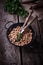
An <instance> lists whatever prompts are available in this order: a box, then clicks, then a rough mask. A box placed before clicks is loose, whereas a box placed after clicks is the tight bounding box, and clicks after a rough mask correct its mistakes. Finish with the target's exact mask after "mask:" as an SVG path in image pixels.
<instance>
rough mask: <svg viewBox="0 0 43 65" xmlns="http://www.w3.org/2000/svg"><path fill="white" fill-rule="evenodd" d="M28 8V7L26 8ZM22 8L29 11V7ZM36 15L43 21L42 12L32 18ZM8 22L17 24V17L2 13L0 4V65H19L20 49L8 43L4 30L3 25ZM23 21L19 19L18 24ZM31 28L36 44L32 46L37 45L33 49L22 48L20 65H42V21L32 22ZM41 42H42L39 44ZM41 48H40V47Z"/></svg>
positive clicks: (37, 12)
mask: <svg viewBox="0 0 43 65" xmlns="http://www.w3.org/2000/svg"><path fill="white" fill-rule="evenodd" d="M28 6H29V7H28ZM24 7H25V8H26V9H27V10H29V8H30V7H31V5H24ZM35 14H37V15H38V16H39V17H40V18H42V19H43V15H42V14H43V11H42V10H40V11H37V10H36V11H35V10H34V13H33V16H34V15H35ZM8 21H13V22H14V23H17V22H18V19H17V15H14V17H13V15H10V14H8V13H6V12H4V8H3V4H2V3H0V65H21V57H20V48H19V47H16V46H14V45H12V44H10V43H9V41H8V39H7V36H6V32H7V29H5V24H6V23H7V22H8ZM24 21H25V19H23V18H22V17H19V22H24ZM31 26H32V27H33V29H34V30H35V32H36V33H37V42H38V43H37V42H36V41H35V42H34V44H36V43H37V44H38V45H36V46H35V47H36V48H35V47H34V46H33V48H31V47H29V46H28V47H22V49H21V51H22V64H23V65H43V64H41V63H42V62H43V51H42V47H43V46H42V43H43V20H42V21H40V22H39V21H38V20H36V21H34V22H33V23H32V24H31ZM40 37H41V38H40ZM41 41H42V42H41ZM41 46H42V47H41Z"/></svg>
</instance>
